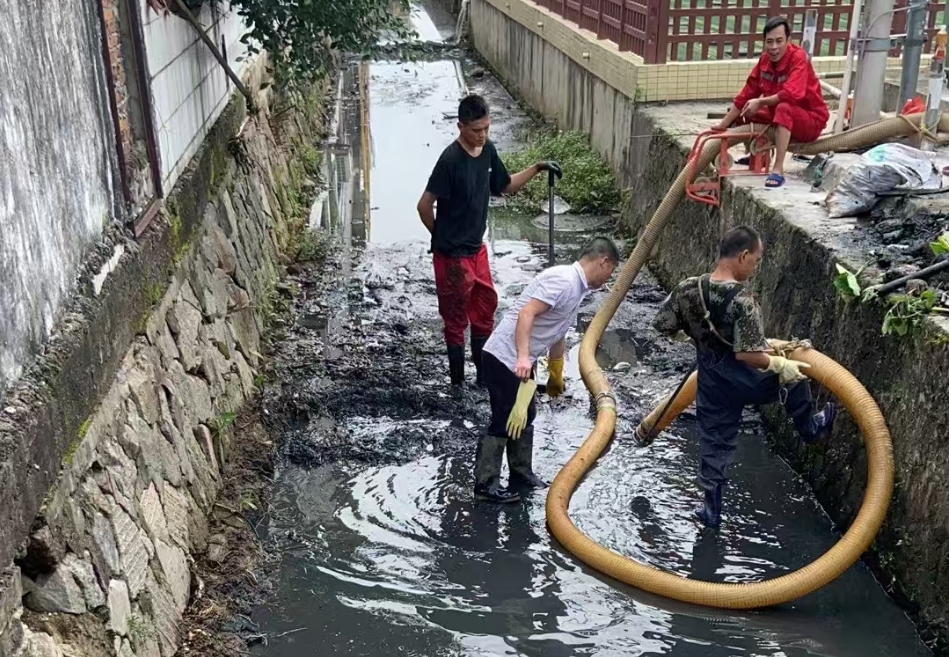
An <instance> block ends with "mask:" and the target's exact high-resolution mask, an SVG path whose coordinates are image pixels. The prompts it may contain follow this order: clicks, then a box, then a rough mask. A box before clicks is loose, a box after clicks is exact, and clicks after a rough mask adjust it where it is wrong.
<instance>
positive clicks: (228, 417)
mask: <svg viewBox="0 0 951 657" xmlns="http://www.w3.org/2000/svg"><path fill="white" fill-rule="evenodd" d="M236 418H237V415H235V414H234V413H231V412H225V413H219V414H218V417H216V418H214V419H212V420H211V422H210V423H209V426H210V427H211V430H212V432H213V433H214V434H215V435H221V434H222V433H223V432H225V431H227V429H228V427H230V426H231V425H232V424H234V421H235V419H236Z"/></svg>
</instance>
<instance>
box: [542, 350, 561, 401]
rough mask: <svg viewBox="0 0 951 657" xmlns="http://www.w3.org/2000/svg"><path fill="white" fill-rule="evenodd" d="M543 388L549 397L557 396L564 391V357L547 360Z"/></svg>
mask: <svg viewBox="0 0 951 657" xmlns="http://www.w3.org/2000/svg"><path fill="white" fill-rule="evenodd" d="M545 390H546V392H548V396H549V397H558V396H559V395H562V394H564V392H565V357H564V356H562V357H561V358H552V359H551V360H549V361H548V383H546V384H545Z"/></svg>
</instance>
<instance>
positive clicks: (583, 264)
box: [475, 237, 620, 502]
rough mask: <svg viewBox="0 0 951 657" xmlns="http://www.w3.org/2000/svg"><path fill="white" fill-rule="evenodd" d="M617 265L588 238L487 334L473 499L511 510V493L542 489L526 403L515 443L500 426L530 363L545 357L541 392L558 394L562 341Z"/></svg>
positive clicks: (606, 243) (606, 248) (531, 408)
mask: <svg viewBox="0 0 951 657" xmlns="http://www.w3.org/2000/svg"><path fill="white" fill-rule="evenodd" d="M619 260H620V254H619V253H618V250H617V246H615V244H614V242H612V241H611V240H609V239H607V238H604V237H596V238H594V239H593V240H591V241H590V242H589V243H588V244H587V245H586V246H585V247H584V249H582V251H581V255H580V257H579V259H578V261H577V262H575V263H573V264H570V265H559V266H557V267H551V268H549V269H546V270H545V271H543V272H542V273H540V274H539V275H538V276H536V277H535V278H534V279H533V280H532V282H531V283H529V284H528V287H526V288H525V290H524V291H523V292H522V294H521V296H520V297H519V298H518V300H517V301H516V302H515V303H514V304H512V307H511V308H509V309H508V310H507V311H506V312H505V315H504V316H503V317H502V320H501V321H500V322H499V324H498V326H496V327H495V330H493V331H492V335H491V336H490V337H489V340H488V342H486V344H485V347H484V348H483V351H482V372H483V376H484V380H485V385H486V388H488V391H489V403H490V405H491V407H492V419H491V420H490V422H489V427H488V429H487V431H486V433H485V435H484V436H482V438H481V439H480V440H479V448H478V450H477V452H476V464H475V496H476V498H477V499H482V500H487V501H491V502H517V501H518V500H519V493H518V491H519V490H532V489H535V488H544V487H545V486H547V484H546V483H545V482H544V481H542V480H541V479H539V478H538V477H537V476H536V475H535V473H534V472H533V471H532V446H533V443H534V428H533V427H532V421H533V420H534V418H535V400H534V397H532V398H531V400H530V401H529V403H528V409H527V423H526V425H525V429H524V430H523V432H522V434H521V436H519V437H517V438H510V437H509V433H508V430H507V428H506V424H507V422H508V418H509V415H510V414H511V413H512V409H513V408H514V407H515V405H516V396H517V395H518V392H519V387H520V384H521V383H522V382H523V381H526V380H528V379H530V378H532V377H533V376H534V373H535V361H536V360H538V358H539V356H543V355H544V354H545V353H546V352H547V353H548V370H549V378H548V383H547V384H546V390H547V392H548V394H549V395H550V396H552V397H555V396H558V395H560V394H561V393H562V392H564V389H565V384H564V378H563V374H562V372H563V368H564V362H565V335H566V334H567V332H568V329H569V328H570V327H571V326H572V325H574V324H575V322H576V320H577V316H578V308H579V307H580V306H581V302H582V301H583V300H584V298H585V296H587V295H588V293H589V292H591V291H592V290H595V289H597V288H599V287H601V286H602V285H604V284H605V283H607V281H608V279H609V278H610V277H611V275H612V274H613V273H614V269H615V268H616V267H617V265H618V261H619ZM506 452H507V453H508V462H509V485H508V487H507V488H503V487H502V486H501V483H500V481H499V475H500V472H501V469H502V455H503V454H504V453H506Z"/></svg>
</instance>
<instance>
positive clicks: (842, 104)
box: [833, 0, 862, 134]
mask: <svg viewBox="0 0 951 657" xmlns="http://www.w3.org/2000/svg"><path fill="white" fill-rule="evenodd" d="M861 22H862V0H853V2H852V22H851V24H850V25H849V42H848V45H847V46H846V48H845V77H843V78H842V95H841V96H840V97H839V111H838V112H837V113H836V116H835V129H834V130H833V132H834V134H839V133H841V132H842V129H843V127H844V125H845V109H846V106H847V105H848V103H849V93H851V90H852V60H853V59H854V58H855V46H856V43H857V39H858V36H859V23H861Z"/></svg>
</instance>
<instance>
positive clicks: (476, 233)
mask: <svg viewBox="0 0 951 657" xmlns="http://www.w3.org/2000/svg"><path fill="white" fill-rule="evenodd" d="M458 126H459V137H458V138H457V139H456V141H454V142H453V143H452V144H450V145H449V146H448V147H446V150H444V151H443V152H442V155H440V156H439V161H437V162H436V167H435V168H434V169H433V172H432V174H431V175H430V177H429V182H428V183H427V185H426V191H424V192H423V195H422V197H421V198H420V199H419V203H418V204H417V205H416V209H417V211H418V212H419V218H420V219H421V220H422V222H423V224H424V225H425V226H426V228H427V229H428V230H429V232H430V234H431V235H432V251H433V269H434V270H435V274H436V294H437V296H438V298H439V314H440V316H441V317H442V319H443V327H444V329H443V334H444V336H445V338H446V346H447V349H448V354H449V380H450V382H451V383H452V385H454V386H461V385H463V384H464V382H465V332H466V327H467V326H469V325H471V329H472V330H471V345H472V361H473V362H474V363H475V366H476V383H477V384H479V385H481V384H482V380H481V379H482V347H483V345H485V341H486V340H487V339H488V338H489V335H490V334H491V333H492V325H493V321H494V318H495V309H496V307H497V306H498V296H497V295H496V293H495V287H494V286H493V285H492V272H491V271H490V270H489V256H488V252H487V250H486V248H485V244H483V243H482V237H483V236H484V235H485V230H486V224H487V220H488V216H489V197H490V196H499V195H502V194H513V193H515V192H516V191H518V190H519V189H521V188H522V186H524V185H525V183H527V182H528V181H529V180H531V179H532V178H533V177H535V176H537V175H538V174H539V173H541V172H542V171H548V170H555V171H558V165H557V164H556V163H555V162H539V163H538V164H535V165H532V166H530V167H528V168H527V169H525V170H524V171H519V172H518V173H516V174H514V175H511V176H510V175H509V173H508V171H506V170H505V165H504V164H502V160H501V159H500V158H499V154H498V151H496V150H495V145H494V144H493V143H492V142H491V141H489V139H488V135H489V108H488V105H486V103H485V100H483V99H482V98H481V97H480V96H476V95H470V96H466V97H465V98H463V99H462V101H461V102H460V103H459V124H458ZM559 173H560V171H559ZM434 205H435V206H436V209H435V211H434V208H433V206H434Z"/></svg>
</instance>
